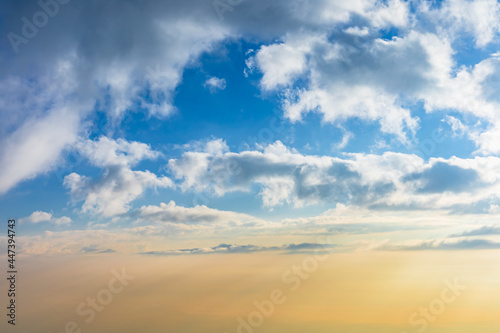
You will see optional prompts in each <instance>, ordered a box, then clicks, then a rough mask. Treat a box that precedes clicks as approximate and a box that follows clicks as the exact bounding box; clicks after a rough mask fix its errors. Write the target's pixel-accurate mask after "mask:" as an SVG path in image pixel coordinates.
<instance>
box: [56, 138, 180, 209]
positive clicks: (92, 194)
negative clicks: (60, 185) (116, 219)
mask: <svg viewBox="0 0 500 333" xmlns="http://www.w3.org/2000/svg"><path fill="white" fill-rule="evenodd" d="M77 147H78V149H79V151H80V152H81V153H82V155H83V156H85V157H86V158H88V160H89V161H90V163H92V164H93V165H96V166H98V167H101V168H104V174H103V176H102V177H101V178H100V179H99V180H92V179H89V178H88V177H85V176H81V175H79V174H76V173H71V174H69V175H67V176H66V177H65V178H64V185H65V186H66V187H67V188H69V189H70V193H71V195H72V197H73V198H74V199H75V200H77V201H79V200H84V203H83V206H82V210H83V212H90V213H93V214H102V215H103V216H107V217H110V216H115V215H119V214H124V213H126V212H127V211H128V210H129V209H130V203H131V202H132V201H134V200H135V199H136V198H138V197H140V196H141V195H142V194H143V193H144V192H145V191H146V190H147V189H149V188H159V187H163V188H167V187H172V185H173V184H172V181H171V180H170V179H169V178H168V177H164V176H163V177H158V176H157V175H155V174H153V173H151V172H150V171H134V170H132V169H131V167H133V166H134V165H136V164H137V163H138V162H140V161H141V160H144V159H155V158H156V157H158V156H159V153H158V152H156V151H153V150H151V148H150V147H149V146H148V145H146V144H143V143H139V142H128V141H125V140H123V139H118V140H116V141H115V140H111V139H109V138H107V137H101V138H99V139H98V140H96V141H91V140H86V141H83V142H80V143H79V144H78V145H77Z"/></svg>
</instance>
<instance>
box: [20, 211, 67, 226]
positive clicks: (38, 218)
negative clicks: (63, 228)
mask: <svg viewBox="0 0 500 333" xmlns="http://www.w3.org/2000/svg"><path fill="white" fill-rule="evenodd" d="M20 221H21V222H29V223H40V222H49V223H53V224H56V225H69V224H71V218H69V217H67V216H62V217H58V218H56V217H55V216H53V215H52V213H47V212H43V211H38V210H37V211H35V212H33V213H32V214H31V215H30V216H28V217H25V218H23V219H21V220H20Z"/></svg>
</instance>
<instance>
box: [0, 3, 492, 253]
mask: <svg viewBox="0 0 500 333" xmlns="http://www.w3.org/2000/svg"><path fill="white" fill-rule="evenodd" d="M56 6H57V9H58V10H57V13H56V14H54V15H53V16H48V15H46V17H47V22H46V24H41V23H39V25H40V26H39V27H38V28H37V32H36V33H34V36H26V29H27V28H24V27H23V24H26V23H25V22H26V21H23V19H22V18H23V17H25V18H27V19H28V21H30V20H31V21H30V22H32V21H33V17H34V14H36V13H37V12H39V11H41V10H43V9H42V8H41V7H40V6H39V5H37V4H36V3H35V2H33V3H31V2H28V1H22V2H5V3H3V4H2V5H1V6H0V10H1V12H2V17H1V21H0V24H1V26H0V29H1V30H2V35H3V36H5V38H3V39H2V41H1V45H0V61H1V62H2V66H1V69H0V73H1V76H0V79H1V81H0V88H1V89H0V90H1V92H0V117H1V120H2V121H1V124H0V140H1V143H2V144H1V146H0V163H1V165H2V166H3V167H2V170H1V172H0V211H1V215H0V217H1V218H2V219H7V218H8V217H15V218H17V219H19V220H20V221H21V222H22V224H21V225H22V228H23V232H24V234H25V235H26V236H27V237H32V238H30V243H29V244H30V245H29V246H31V248H29V249H28V247H29V246H27V251H33V252H36V251H42V252H43V251H49V252H50V251H56V249H57V248H59V250H60V249H61V248H63V249H65V251H70V252H71V251H76V252H78V251H80V250H81V249H83V248H86V247H88V246H89V244H90V245H92V246H96V247H103V246H104V245H102V244H101V243H105V240H106V237H110V239H114V240H116V239H122V240H123V239H124V238H125V239H126V241H123V242H125V243H127V244H128V243H130V246H129V248H130V249H132V250H130V251H138V250H136V249H140V248H145V247H148V246H149V248H150V249H152V250H155V251H156V250H158V251H167V250H172V249H175V247H176V246H183V247H187V248H198V246H199V245H200V244H201V245H203V246H207V247H210V246H212V247H213V246H216V245H218V244H219V243H220V242H230V241H231V240H236V242H237V243H245V242H246V243H250V242H252V243H258V244H260V245H264V244H266V245H280V246H281V244H284V243H287V242H290V241H295V242H300V241H301V240H302V239H301V238H300V237H301V236H300V235H301V233H302V235H309V234H311V235H312V234H321V233H325V232H327V231H328V230H331V228H334V227H335V225H336V223H339V221H340V220H342V221H343V219H344V217H345V218H346V219H347V220H348V221H344V222H345V223H354V224H356V223H361V224H360V228H361V229H360V230H365V228H366V225H365V224H366V223H369V224H370V225H374V228H375V229H376V230H380V228H381V227H380V226H379V224H380V223H385V222H391V223H393V224H390V228H389V227H388V228H389V229H388V230H392V231H394V232H397V231H400V232H401V233H400V234H396V235H395V236H394V237H391V238H390V242H395V243H394V245H390V246H393V247H398V246H402V247H404V246H410V245H407V244H406V243H405V242H413V243H411V244H415V242H416V243H417V244H428V242H429V241H435V242H436V243H435V244H437V245H436V247H439V246H442V247H446V246H443V245H442V244H448V243H446V242H448V241H447V240H443V239H444V238H446V235H448V234H451V233H455V234H457V233H460V232H464V231H465V229H467V230H469V229H470V230H473V229H474V230H475V228H479V227H481V226H483V227H484V226H487V228H486V229H482V230H496V229H495V228H494V226H493V225H494V224H496V218H495V217H496V216H498V214H499V213H500V208H499V207H500V197H499V195H498V193H499V192H498V190H499V189H500V174H499V173H498V170H499V168H498V167H499V166H500V158H499V156H498V155H499V153H500V144H498V142H499V139H500V122H499V121H498V117H497V112H498V109H499V107H500V101H499V99H498V93H499V92H500V85H499V82H500V81H499V77H500V55H499V53H498V46H499V32H500V20H499V19H498V17H500V15H499V14H500V5H499V3H498V2H497V1H480V2H470V1H465V0H454V1H443V2H439V3H436V2H429V1H399V0H391V1H377V2H373V1H361V0H359V1H352V2H345V1H318V2H315V3H314V5H311V4H308V2H307V1H306V2H304V1H278V0H277V1H272V2H268V1H267V2H265V1H264V2H263V1H241V2H240V1H236V2H234V4H233V5H230V7H225V8H226V9H227V8H230V10H229V9H228V10H226V11H224V12H219V13H218V12H217V9H216V8H215V7H214V5H213V3H212V2H209V1H196V0H191V1H184V2H181V1H166V2H162V3H161V4H159V3H156V2H145V3H144V4H143V5H141V8H139V4H138V3H134V2H127V5H126V6H125V7H121V9H120V10H117V9H116V8H117V7H116V3H115V2H113V1H111V2H107V3H106V5H104V4H103V3H101V2H98V1H90V2H85V3H82V2H77V1H71V2H70V3H68V4H58V3H56ZM278 13H280V14H279V15H278ZM219 14H220V15H219ZM90 18H91V20H90ZM89 20H90V21H91V22H92V24H88V23H86V22H89ZM42 23H43V22H42ZM30 24H31V23H30ZM23 29H24V30H23ZM28 30H29V29H28ZM28 37H29V38H28ZM21 39H22V40H23V42H19V40H21ZM339 216H343V217H342V218H341V217H339ZM477 221H479V222H477ZM344 222H343V223H344ZM398 223H399V227H394V226H395V225H398ZM476 223H478V225H476ZM422 224H424V225H425V226H426V227H425V228H424V229H426V228H427V229H429V230H441V229H440V228H444V229H443V230H441V231H437V232H432V231H428V232H427V233H423V232H422V233H419V232H417V233H415V236H411V237H410V236H408V235H405V232H404V230H407V229H408V228H410V229H413V228H416V226H418V228H423V227H422ZM488 228H490V229H488ZM382 229H383V228H382ZM96 230H97V231H99V232H100V233H101V234H102V235H105V236H103V237H102V239H100V240H92V237H91V236H90V235H91V233H92V232H95V231H96ZM342 230H344V229H342ZM46 231H49V232H50V233H47V232H46ZM71 232H75V233H71ZM76 232H79V233H76ZM273 232H276V234H277V235H279V237H281V238H279V237H278V236H277V238H276V240H274V241H273V240H270V239H269V238H268V236H266V235H268V234H269V233H273ZM138 233H139V234H140V233H144V234H146V235H148V237H151V238H150V239H146V240H143V241H142V243H141V241H139V240H137V239H135V238H134V235H135V234H138ZM363 233H364V232H363ZM75 235H87V236H82V237H83V238H82V239H83V240H81V241H77V240H75V238H74V237H76V236H75ZM73 236H74V237H73ZM159 236H161V237H165V239H163V240H162V239H158V238H157V237H159ZM476 236H477V235H476ZM479 236H480V237H482V238H480V239H479V241H478V242H477V243H473V244H484V243H481V241H488V242H493V243H492V244H497V243H495V242H496V241H497V240H496V239H495V237H496V236H495V234H494V233H493V234H492V235H487V236H491V237H490V238H484V237H483V236H484V235H479ZM78 237H80V236H78ZM85 237H88V238H85ZM307 237H309V236H307ZM307 237H304V238H303V240H304V241H308V239H307ZM370 237H372V238H373V239H375V240H378V239H379V238H380V239H386V238H387V237H386V235H380V233H377V232H374V233H373V235H370ZM443 237H444V238H443ZM54 239H57V242H56V241H55V240H54ZM350 241H354V240H351V239H350V238H349V237H347V236H346V240H345V242H344V241H343V243H345V244H344V245H345V246H346V247H347V248H349V249H352V246H354V245H352V244H351V245H349V244H350V243H349V242H350ZM357 241H359V240H357ZM459 241H460V240H459ZM37 242H38V243H44V242H46V244H50V243H53V242H56V243H57V244H58V246H54V247H50V246H49V247H43V246H36V245H35V244H38V243H37ZM236 242H235V243H236ZM418 242H421V243H418ZM443 242H445V243H443ZM454 242H456V240H454ZM111 243H112V244H111V246H114V245H116V246H117V250H122V251H124V249H125V248H126V246H123V247H122V248H120V245H119V244H118V243H119V242H118V243H116V242H115V241H113V242H111ZM143 243H144V244H143ZM271 243H272V244H271ZM54 244H55V243H54ZM117 244H118V245H117ZM192 244H194V245H192ZM381 244H382V243H381ZM383 244H385V245H380V246H389V245H386V243H383ZM439 244H441V245H439ZM453 244H455V243H453ZM457 244H458V243H457ZM460 244H461V243H460ZM464 244H466V245H467V246H470V244H471V243H470V242H469V243H464ZM411 246H413V248H415V245H411ZM495 246H496V245H495ZM417 247H418V246H417ZM456 247H459V245H456ZM106 248H107V247H106ZM448 248H453V246H451V245H450V246H448Z"/></svg>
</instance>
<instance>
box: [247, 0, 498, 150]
mask: <svg viewBox="0 0 500 333" xmlns="http://www.w3.org/2000/svg"><path fill="white" fill-rule="evenodd" d="M367 4H368V2H362V1H360V2H350V5H346V6H347V7H350V6H352V7H350V8H345V9H346V11H347V12H345V11H344V12H343V11H338V12H337V13H338V15H333V14H332V15H327V14H326V13H329V11H328V10H326V11H325V15H324V16H326V17H329V18H330V19H331V20H334V19H337V20H338V21H337V23H338V22H341V21H342V20H343V19H344V20H346V17H350V18H351V19H353V17H355V15H360V16H363V15H365V18H366V19H365V20H361V19H360V20H353V21H351V22H352V24H351V26H350V27H348V28H343V29H342V28H340V26H339V27H338V28H337V29H335V28H334V29H326V28H325V29H319V28H318V27H317V26H315V27H314V28H309V29H307V28H304V29H302V30H297V31H292V30H289V31H288V32H287V33H284V34H282V36H281V37H280V38H279V39H278V41H277V42H273V43H271V44H269V45H263V46H262V47H260V49H258V50H257V51H256V53H255V54H252V55H250V56H249V58H248V60H247V66H248V67H249V69H250V70H251V71H254V72H255V71H256V70H257V71H258V72H260V73H261V78H260V86H261V89H262V91H263V92H266V93H271V92H272V93H276V92H279V93H280V94H281V96H282V102H283V111H284V114H285V116H286V117H287V118H288V119H289V120H290V121H292V122H296V121H301V120H302V119H303V118H304V116H305V115H306V114H307V113H310V112H314V113H319V114H320V115H321V116H322V118H323V120H324V121H325V122H332V123H341V122H345V121H347V120H349V119H352V118H357V119H362V120H365V121H366V122H369V123H373V122H375V123H378V124H379V126H380V130H381V131H382V132H383V133H388V134H391V135H394V136H395V137H396V138H397V139H398V140H399V141H400V142H403V143H406V144H409V143H410V142H411V141H413V137H414V135H415V133H416V131H418V129H419V126H420V119H419V117H418V116H417V115H415V114H413V113H412V111H411V107H410V106H411V105H412V104H413V105H414V103H416V102H420V101H421V102H422V103H423V105H424V107H425V109H426V111H427V112H433V111H440V112H448V111H450V110H454V111H458V112H462V113H464V114H467V115H472V116H473V117H472V121H476V120H475V119H477V118H479V119H481V120H483V121H484V123H486V124H488V126H487V127H488V128H487V129H486V130H485V129H484V126H483V127H481V128H478V129H475V128H474V127H473V126H471V127H472V128H471V132H470V133H468V137H469V138H470V139H471V140H473V141H474V142H475V143H476V146H477V152H478V153H481V154H484V155H488V154H497V153H498V152H500V148H499V146H498V145H496V144H494V142H496V141H498V140H497V139H498V135H499V133H500V130H499V127H500V126H499V124H498V120H497V117H495V113H496V111H495V110H497V109H498V108H499V106H500V105H499V103H498V98H497V97H496V96H498V89H499V85H498V80H496V81H495V78H496V77H498V76H499V71H498V65H497V63H498V54H491V55H490V56H489V57H488V56H487V57H485V58H484V59H483V60H482V61H480V62H478V63H477V64H473V65H470V66H461V67H458V66H457V63H456V62H455V60H454V57H455V54H456V53H457V51H456V50H455V49H454V47H453V46H454V44H455V43H464V41H463V40H462V41H460V42H457V40H459V39H460V38H467V36H472V37H473V38H474V40H475V43H476V46H477V47H485V46H487V45H488V44H490V43H492V42H494V41H495V40H497V39H498V38H497V37H498V32H499V26H500V20H499V19H498V17H499V16H498V15H496V13H497V12H498V11H499V10H500V9H499V8H500V6H499V4H498V2H497V1H494V0H492V1H472V2H471V1H465V0H463V1H462V0H460V1H459V0H457V1H444V2H443V3H442V4H441V5H440V6H434V7H432V8H431V7H430V6H429V4H428V3H427V2H415V3H414V7H415V8H414V10H413V11H410V10H409V9H408V5H409V4H408V3H405V2H398V1H389V2H387V3H386V4H385V5H380V4H379V6H376V5H373V7H370V6H368V5H367ZM336 5H338V4H336V2H332V4H331V7H335V6H336ZM319 7H320V8H321V5H320V6H319ZM325 8H326V9H327V8H328V6H325ZM346 13H348V14H346ZM319 22H321V21H319ZM381 27H392V28H394V29H398V34H397V36H394V37H387V36H384V33H382V32H381ZM382 31H383V29H382ZM472 124H474V123H472ZM472 124H471V125H472Z"/></svg>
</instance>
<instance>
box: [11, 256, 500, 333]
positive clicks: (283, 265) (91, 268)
mask: <svg viewBox="0 0 500 333" xmlns="http://www.w3.org/2000/svg"><path fill="white" fill-rule="evenodd" d="M499 253H500V252H499V251H485V250H481V251H479V250H478V251H415V252H382V251H380V252H360V253H349V254H338V253H334V254H330V255H329V256H328V257H327V258H326V257H319V256H318V257H315V256H314V255H305V254H301V255H278V254H270V253H257V254H256V253H253V254H213V255H186V256H140V255H135V256H124V255H119V254H102V255H90V254H89V255H85V256H72V255H58V256H43V257H42V256H32V257H26V256H24V257H19V263H18V265H19V271H20V273H19V280H18V291H19V296H18V316H17V325H16V328H17V331H18V332H26V333H30V332H47V333H48V332H53V333H60V332H80V331H79V330H81V332H86V333H100V332H107V333H115V332H116V333H118V332H120V333H136V332H145V333H160V332H161V333H164V332H176V333H183V332H189V333H193V332H209V333H212V332H213V333H216V332H217V333H219V332H220V333H224V332H227V333H232V332H244V333H248V332H262V333H281V332H297V333H299V332H301V333H302V332H320V333H322V332H325V333H326V332H342V333H361V332H363V333H366V332H371V333H378V332H380V333H382V332H384V333H386V332H394V333H401V332H407V333H412V332H418V330H419V329H420V330H421V332H425V331H426V332H429V333H451V332H453V333H457V332H458V333H469V332H481V333H490V332H491V333H498V328H499V327H500V317H499V316H498V309H500V297H499V296H500V279H499V276H500V256H499ZM294 265H295V266H296V268H297V267H299V268H298V269H295V270H294V269H293V266H294ZM113 270H114V271H115V273H113V272H112V271H113ZM123 270H124V271H123ZM123 273H125V274H123ZM117 276H119V278H117ZM132 276H133V278H132ZM120 279H121V281H120ZM446 281H448V282H446ZM3 283H5V282H3ZM450 285H451V286H452V287H451V288H452V289H453V290H451V289H450ZM92 298H95V299H96V300H95V302H96V303H95V307H94V308H92V306H91V305H90V303H87V302H88V300H89V299H90V301H92ZM255 302H257V303H258V304H259V306H260V310H259V309H258V308H257V306H256V305H255ZM421 307H423V308H424V309H429V310H428V311H429V312H428V317H427V318H429V319H426V317H425V316H423V315H422V314H421V313H419V310H420V308H421ZM77 311H78V312H80V313H81V314H82V315H79V314H77ZM412 316H413V317H412ZM411 317H412V320H413V324H412V323H410V321H411V320H410V318H411ZM238 318H241V320H239V319H238ZM242 322H244V324H242ZM5 324H6V323H5V321H2V326H3V325H5ZM424 326H425V328H424ZM238 329H239V331H238Z"/></svg>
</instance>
